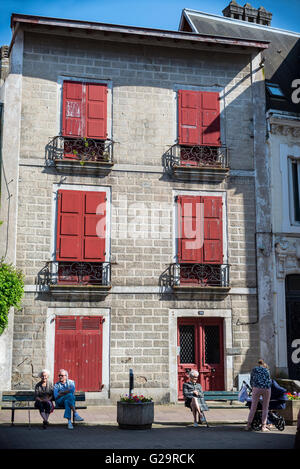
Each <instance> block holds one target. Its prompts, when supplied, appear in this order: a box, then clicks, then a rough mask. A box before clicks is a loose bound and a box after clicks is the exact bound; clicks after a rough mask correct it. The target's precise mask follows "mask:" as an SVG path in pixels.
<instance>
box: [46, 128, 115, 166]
mask: <svg viewBox="0 0 300 469" xmlns="http://www.w3.org/2000/svg"><path fill="white" fill-rule="evenodd" d="M47 159H48V161H50V162H55V161H56V160H68V161H71V160H75V161H79V162H80V163H82V164H84V163H85V162H95V163H113V141H112V140H110V139H107V140H95V139H92V138H80V137H77V138H71V137H63V136H62V135H57V136H56V137H54V138H53V139H51V140H50V142H49V144H48V145H47Z"/></svg>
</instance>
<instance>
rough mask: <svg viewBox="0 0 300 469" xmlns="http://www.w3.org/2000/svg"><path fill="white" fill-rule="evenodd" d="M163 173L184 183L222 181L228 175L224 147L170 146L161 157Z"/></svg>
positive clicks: (226, 153)
mask: <svg viewBox="0 0 300 469" xmlns="http://www.w3.org/2000/svg"><path fill="white" fill-rule="evenodd" d="M163 165H164V168H165V171H166V172H167V173H168V174H169V175H171V176H172V177H174V178H175V179H180V180H184V181H214V182H220V181H222V180H223V179H224V178H225V177H226V175H228V173H229V163H228V149H227V147H226V146H224V145H223V146H220V147H209V146H196V145H195V146H183V145H178V144H176V145H172V146H171V147H170V148H169V150H168V151H167V152H166V153H165V154H164V155H163Z"/></svg>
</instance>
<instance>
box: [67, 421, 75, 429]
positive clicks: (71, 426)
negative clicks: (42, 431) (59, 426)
mask: <svg viewBox="0 0 300 469" xmlns="http://www.w3.org/2000/svg"><path fill="white" fill-rule="evenodd" d="M73 428H74V427H73V424H72V422H71V420H69V422H68V430H73Z"/></svg>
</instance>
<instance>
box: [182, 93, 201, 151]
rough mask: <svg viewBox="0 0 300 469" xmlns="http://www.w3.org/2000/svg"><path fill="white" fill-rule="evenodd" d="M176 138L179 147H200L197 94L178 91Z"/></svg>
mask: <svg viewBox="0 0 300 469" xmlns="http://www.w3.org/2000/svg"><path fill="white" fill-rule="evenodd" d="M178 104H179V107H178V136H179V143H180V144H181V145H200V141H199V133H200V127H199V124H200V123H199V116H200V114H199V92H198V91H188V90H179V91H178Z"/></svg>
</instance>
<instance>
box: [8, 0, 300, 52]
mask: <svg viewBox="0 0 300 469" xmlns="http://www.w3.org/2000/svg"><path fill="white" fill-rule="evenodd" d="M229 1H230V0H85V1H83V0H0V45H4V44H9V43H10V39H11V30H10V16H11V14H12V13H23V14H28V15H37V16H50V17H56V18H68V19H77V20H85V21H98V22H100V23H111V24H123V25H128V26H140V27H145V28H157V29H167V30H175V31H176V30H178V26H179V20H180V16H181V12H182V10H183V9H184V8H189V9H192V10H198V11H203V12H206V13H213V14H217V15H222V10H223V9H224V8H225V6H227V5H228V3H229ZM246 1H247V0H240V1H238V3H239V4H240V5H244V4H245V3H246ZM249 3H251V5H252V6H253V7H255V8H258V7H259V6H261V5H262V6H264V7H265V8H266V10H268V11H271V12H272V13H273V20H272V26H274V27H276V28H283V29H289V30H291V31H300V27H299V24H298V23H299V21H298V20H299V18H300V0H250V1H249Z"/></svg>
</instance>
